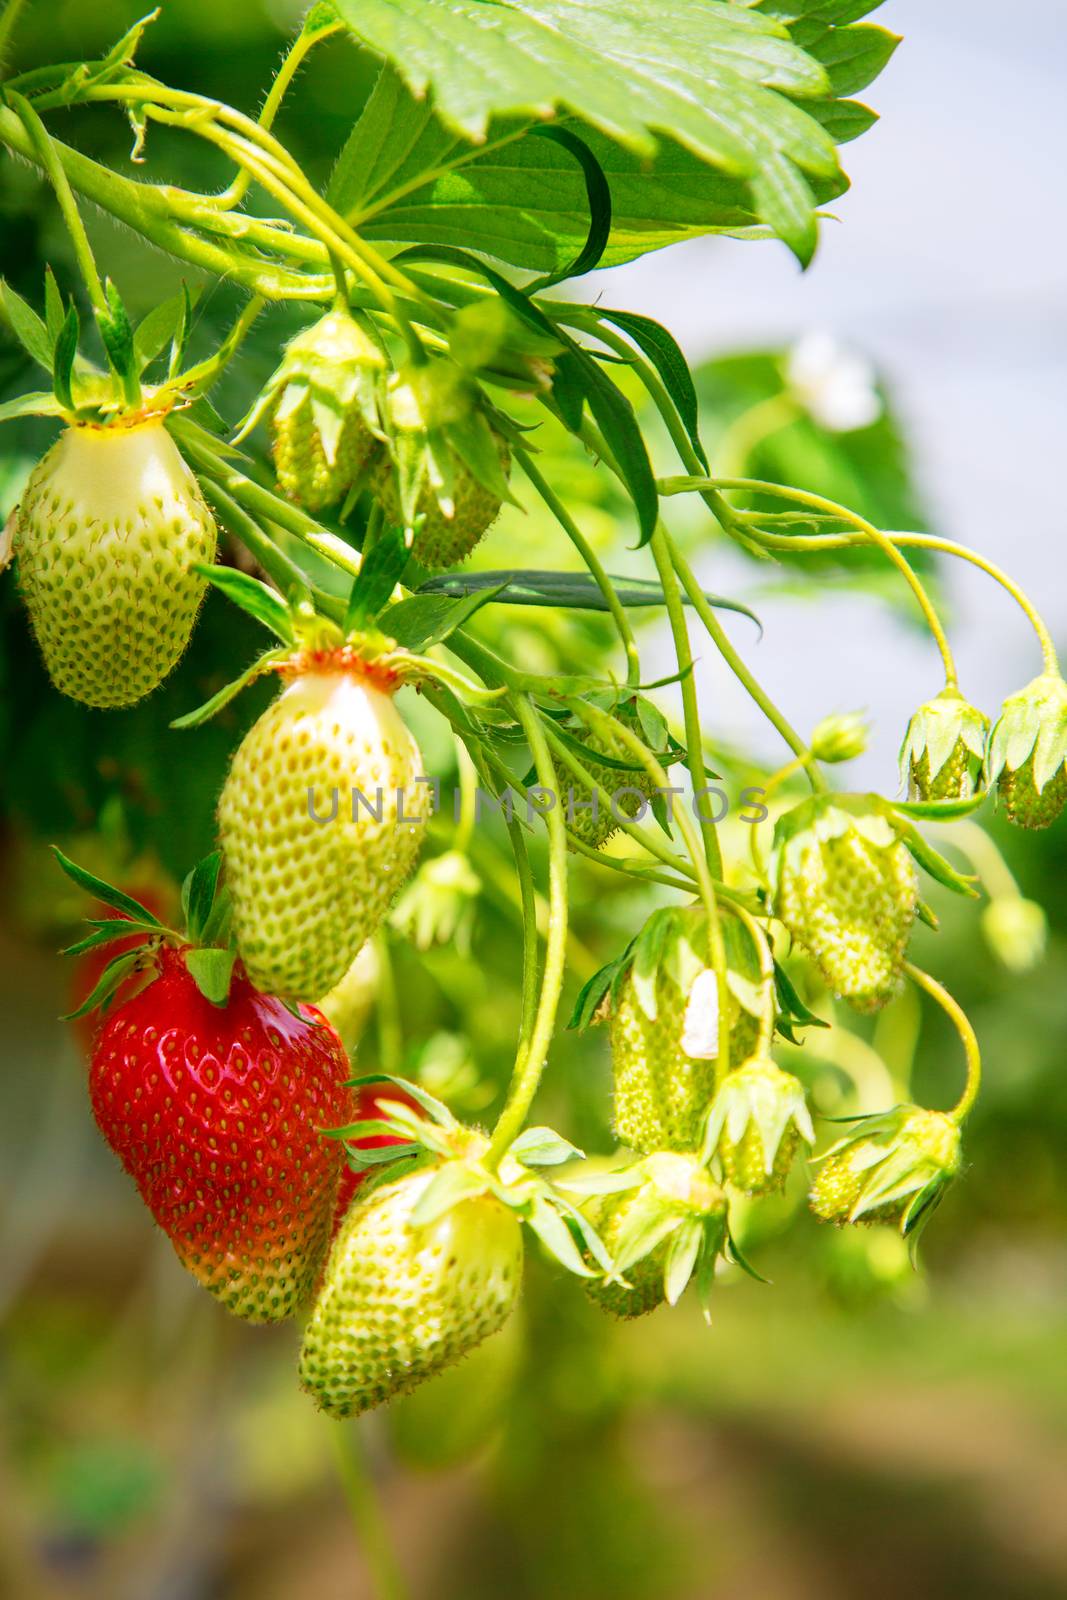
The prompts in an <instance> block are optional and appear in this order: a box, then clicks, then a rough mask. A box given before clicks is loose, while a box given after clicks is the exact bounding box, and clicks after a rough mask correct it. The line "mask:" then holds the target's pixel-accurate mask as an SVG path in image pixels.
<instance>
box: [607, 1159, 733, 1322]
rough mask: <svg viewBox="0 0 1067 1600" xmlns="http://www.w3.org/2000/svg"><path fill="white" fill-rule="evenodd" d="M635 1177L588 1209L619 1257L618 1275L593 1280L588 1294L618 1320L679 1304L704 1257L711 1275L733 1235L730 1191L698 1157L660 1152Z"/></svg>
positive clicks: (609, 1247) (640, 1165) (641, 1165)
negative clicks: (726, 1191) (729, 1230)
mask: <svg viewBox="0 0 1067 1600" xmlns="http://www.w3.org/2000/svg"><path fill="white" fill-rule="evenodd" d="M633 1177H634V1184H633V1186H632V1187H631V1188H628V1189H624V1190H622V1191H621V1192H619V1193H609V1194H605V1195H600V1196H596V1197H594V1198H593V1199H591V1200H589V1201H588V1202H587V1203H586V1206H585V1210H586V1214H587V1215H588V1217H589V1220H590V1222H592V1224H593V1226H594V1228H596V1230H597V1232H598V1233H599V1235H600V1238H601V1240H602V1241H603V1243H604V1245H605V1246H606V1247H607V1250H608V1254H609V1255H610V1256H611V1258H612V1260H613V1261H614V1262H615V1275H609V1276H608V1277H605V1278H590V1279H589V1280H588V1281H587V1282H586V1286H585V1287H586V1292H587V1293H588V1295H589V1297H590V1299H592V1300H594V1301H595V1302H596V1304H597V1305H599V1306H601V1307H602V1308H603V1309H604V1310H605V1311H610V1312H611V1313H612V1315H613V1316H616V1317H643V1316H645V1315H646V1314H647V1313H648V1312H650V1311H655V1309H656V1307H657V1306H661V1305H664V1304H665V1303H669V1304H671V1305H673V1304H675V1303H676V1302H677V1300H679V1299H680V1297H681V1294H682V1292H683V1290H684V1289H685V1287H686V1284H687V1283H688V1282H689V1278H690V1275H691V1273H692V1272H693V1270H694V1268H695V1267H697V1266H698V1263H699V1261H700V1258H701V1257H702V1256H703V1257H704V1259H705V1264H706V1266H707V1268H708V1273H707V1275H708V1277H709V1279H710V1272H711V1270H713V1269H714V1262H715V1257H716V1256H718V1255H720V1254H721V1253H722V1248H723V1244H724V1242H725V1238H726V1196H725V1195H724V1194H723V1192H722V1190H721V1189H720V1187H719V1185H718V1184H717V1183H716V1182H715V1181H714V1179H713V1178H711V1177H710V1176H709V1174H708V1172H707V1171H706V1169H705V1168H704V1167H703V1166H702V1165H701V1163H700V1162H699V1161H697V1160H696V1159H695V1158H694V1157H692V1156H686V1155H678V1154H675V1153H674V1152H668V1151H661V1152H656V1153H655V1154H653V1155H650V1156H646V1157H645V1159H644V1160H643V1161H641V1162H639V1163H638V1165H637V1167H636V1168H634V1169H633ZM620 1278H621V1279H622V1280H624V1281H620Z"/></svg>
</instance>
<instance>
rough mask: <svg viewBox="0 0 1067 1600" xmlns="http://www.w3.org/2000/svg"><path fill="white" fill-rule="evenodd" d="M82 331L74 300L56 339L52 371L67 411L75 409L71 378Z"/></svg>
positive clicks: (58, 397)
mask: <svg viewBox="0 0 1067 1600" xmlns="http://www.w3.org/2000/svg"><path fill="white" fill-rule="evenodd" d="M80 333H81V323H80V322H79V320H78V312H77V308H76V307H75V306H74V304H73V302H72V303H71V305H70V307H69V308H68V311H67V315H66V317H65V318H64V321H63V326H62V328H61V329H60V330H59V338H58V339H57V340H56V349H55V366H54V368H53V372H52V384H53V386H54V388H55V391H56V399H57V400H58V401H59V403H60V405H61V406H62V407H63V409H64V410H65V411H73V410H74V395H73V393H72V391H71V379H72V377H73V375H74V363H75V361H77V359H78V338H79V335H80Z"/></svg>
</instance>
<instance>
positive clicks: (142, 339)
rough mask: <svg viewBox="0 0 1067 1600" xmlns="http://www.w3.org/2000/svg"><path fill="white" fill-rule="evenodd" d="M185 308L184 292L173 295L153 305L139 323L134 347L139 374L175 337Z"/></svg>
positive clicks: (135, 362)
mask: <svg viewBox="0 0 1067 1600" xmlns="http://www.w3.org/2000/svg"><path fill="white" fill-rule="evenodd" d="M185 308H186V297H185V295H184V294H175V295H171V297H170V298H169V299H168V300H161V301H160V303H159V305H157V306H153V307H152V309H151V311H149V312H148V313H147V315H145V316H144V317H142V319H141V321H140V322H139V323H138V324H137V328H136V331H135V333H134V335H133V349H134V366H135V368H136V370H137V372H138V374H140V373H142V372H143V371H144V370H145V368H146V367H147V366H149V365H150V364H151V363H152V362H153V361H154V360H155V359H156V357H157V356H158V355H159V354H160V353H161V352H162V350H163V348H164V346H166V345H168V344H170V343H171V341H172V340H173V339H174V337H175V335H176V334H177V332H178V329H179V328H180V326H181V323H182V318H183V317H184V316H185Z"/></svg>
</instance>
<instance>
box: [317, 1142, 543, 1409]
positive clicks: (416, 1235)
mask: <svg viewBox="0 0 1067 1600" xmlns="http://www.w3.org/2000/svg"><path fill="white" fill-rule="evenodd" d="M439 1170H440V1168H434V1167H430V1168H426V1167H423V1168H421V1169H419V1170H416V1171H414V1172H410V1171H409V1172H408V1173H406V1174H405V1175H404V1176H402V1177H399V1178H395V1179H393V1180H392V1181H391V1182H383V1183H379V1184H378V1185H377V1186H376V1187H375V1188H373V1189H372V1190H371V1192H370V1193H369V1194H367V1195H366V1198H364V1199H360V1200H357V1202H356V1204H355V1205H354V1206H353V1207H352V1209H351V1210H350V1211H349V1213H348V1216H347V1217H346V1219H345V1222H344V1224H343V1226H342V1228H341V1231H340V1233H339V1234H338V1236H337V1238H336V1239H335V1241H334V1244H333V1248H332V1250H331V1252H330V1258H329V1261H328V1262H327V1266H326V1273H325V1277H324V1281H323V1284H322V1287H321V1289H320V1290H319V1294H318V1297H317V1299H316V1302H315V1308H314V1310H313V1312H312V1315H311V1319H310V1321H309V1323H308V1326H307V1331H306V1333H305V1336H304V1344H303V1349H302V1351H301V1355H300V1381H301V1383H302V1385H303V1387H304V1388H305V1389H306V1390H307V1391H308V1393H309V1394H310V1395H311V1396H312V1397H313V1399H314V1400H315V1402H316V1404H317V1405H318V1406H319V1407H320V1408H321V1409H322V1410H323V1411H326V1412H327V1413H328V1414H329V1415H330V1416H333V1417H350V1416H357V1415H359V1413H360V1412H363V1411H367V1410H369V1409H370V1408H371V1407H372V1406H377V1405H380V1404H382V1402H383V1401H386V1400H391V1399H392V1398H393V1397H394V1396H395V1395H399V1394H403V1393H405V1392H406V1391H407V1390H409V1389H413V1388H414V1387H415V1386H416V1385H417V1384H419V1383H422V1382H423V1381H424V1380H425V1379H426V1378H431V1377H433V1376H434V1374H435V1373H438V1372H441V1371H443V1370H444V1369H445V1368H446V1367H449V1366H451V1365H452V1363H453V1362H455V1361H459V1360H460V1359H461V1358H462V1357H463V1356H465V1355H466V1354H467V1353H468V1352H469V1351H470V1350H473V1349H474V1348H475V1346H476V1345H479V1344H481V1342H482V1340H483V1339H486V1338H488V1337H489V1335H490V1334H492V1333H495V1332H496V1331H497V1330H498V1329H499V1328H500V1327H502V1326H503V1324H504V1323H505V1322H506V1321H507V1319H508V1317H509V1316H510V1315H511V1313H512V1311H513V1310H514V1309H515V1305H516V1302H517V1300H518V1297H519V1289H520V1286H521V1281H522V1260H523V1245H522V1230H521V1227H520V1224H519V1221H518V1218H517V1216H516V1215H515V1212H514V1211H513V1210H512V1209H511V1208H510V1207H508V1206H506V1205H504V1204H503V1203H502V1202H501V1201H500V1200H497V1199H496V1198H495V1197H494V1196H493V1195H491V1194H487V1193H486V1194H479V1195H477V1196H475V1197H474V1198H472V1199H467V1200H460V1201H459V1202H458V1204H456V1205H454V1206H452V1207H451V1209H449V1210H447V1211H446V1212H445V1213H444V1215H443V1216H437V1217H436V1219H435V1220H433V1221H430V1222H427V1223H425V1224H422V1225H420V1224H418V1223H417V1222H416V1221H413V1220H412V1213H413V1211H414V1209H415V1207H416V1205H417V1204H418V1201H419V1199H420V1197H421V1196H422V1195H423V1194H424V1193H425V1191H426V1189H427V1188H428V1186H429V1184H430V1183H431V1182H432V1181H433V1179H434V1177H435V1175H436V1174H437V1172H439Z"/></svg>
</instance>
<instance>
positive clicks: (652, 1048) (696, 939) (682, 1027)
mask: <svg viewBox="0 0 1067 1600" xmlns="http://www.w3.org/2000/svg"><path fill="white" fill-rule="evenodd" d="M721 925H722V933H723V940H724V943H725V945H726V958H727V968H728V986H729V991H730V1003H731V1015H730V1018H729V1029H730V1054H731V1059H733V1060H735V1061H736V1060H744V1059H745V1058H746V1057H748V1056H749V1055H751V1053H752V1051H753V1049H754V1047H755V1043H756V1038H757V1036H758V1033H759V1024H760V1017H761V1016H762V1014H763V1011H764V1008H765V1006H766V1004H767V999H768V997H767V993H766V987H765V980H764V978H763V977H762V976H761V972H760V958H759V954H758V952H757V951H756V949H755V947H754V945H753V943H752V939H751V936H750V934H749V932H748V930H747V928H746V927H745V926H744V925H743V924H742V923H741V922H740V921H739V920H738V918H736V917H735V916H733V915H732V914H731V913H730V912H728V911H726V910H725V908H724V909H723V911H722V915H721ZM608 1005H609V1025H610V1034H611V1062H612V1073H613V1078H614V1123H615V1132H616V1134H617V1135H618V1138H619V1140H620V1141H621V1142H622V1143H623V1144H625V1145H628V1146H629V1147H630V1149H632V1150H640V1151H647V1152H651V1151H663V1150H684V1151H688V1150H695V1149H698V1148H699V1146H700V1142H701V1135H702V1133H703V1130H704V1123H705V1119H706V1117H707V1113H708V1109H709V1107H710V1105H711V1102H712V1099H713V1097H714V1095H715V1090H716V1086H717V1083H718V1078H719V1054H720V1037H721V1035H720V1017H719V998H718V986H717V983H716V980H715V973H714V971H713V969H712V967H711V954H710V940H709V935H708V923H707V917H706V914H705V912H704V911H703V909H702V908H701V907H699V906H686V907H671V908H668V909H666V910H663V911H658V912H654V913H653V915H652V917H650V918H649V921H648V922H647V923H646V924H645V927H644V928H643V929H642V931H641V934H640V935H639V936H638V938H637V940H636V941H635V942H634V944H633V946H632V947H631V949H630V951H629V952H628V953H627V956H626V958H625V960H624V962H623V963H622V965H621V967H620V970H619V971H618V973H617V974H616V977H615V979H614V981H613V983H612V986H611V992H610V998H609V1001H608Z"/></svg>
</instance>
